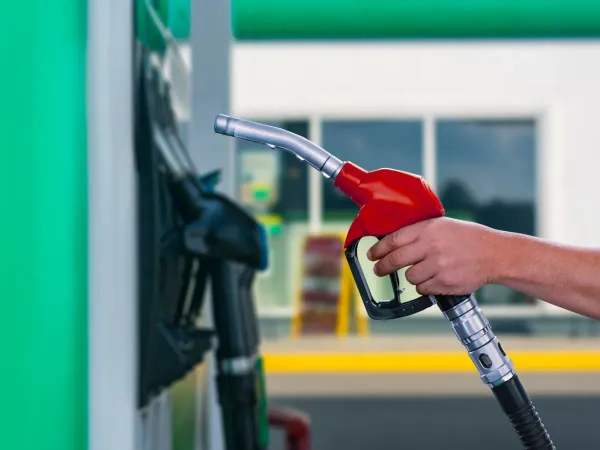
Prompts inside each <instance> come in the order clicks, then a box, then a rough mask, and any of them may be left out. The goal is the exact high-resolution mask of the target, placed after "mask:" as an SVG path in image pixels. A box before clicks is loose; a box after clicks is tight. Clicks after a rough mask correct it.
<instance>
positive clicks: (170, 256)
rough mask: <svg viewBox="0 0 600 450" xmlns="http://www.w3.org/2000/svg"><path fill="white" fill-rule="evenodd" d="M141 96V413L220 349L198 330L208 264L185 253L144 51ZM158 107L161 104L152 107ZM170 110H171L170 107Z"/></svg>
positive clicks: (137, 112)
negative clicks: (157, 138) (158, 141)
mask: <svg viewBox="0 0 600 450" xmlns="http://www.w3.org/2000/svg"><path fill="white" fill-rule="evenodd" d="M139 56H140V58H139V59H138V64H139V65H138V67H137V69H138V70H137V71H136V80H135V81H136V83H135V85H136V92H135V159H136V171H137V198H138V270H139V273H138V277H139V300H138V301H139V313H138V319H139V346H140V347H139V348H140V351H139V386H140V387H139V406H140V407H143V406H145V405H146V404H147V402H148V400H149V399H150V398H151V397H152V396H153V395H155V394H156V393H158V391H159V390H160V389H161V388H164V387H166V386H169V385H171V384H172V383H173V382H175V381H177V380H178V379H180V378H182V377H183V376H185V374H186V373H187V372H189V371H190V370H192V369H193V367H194V366H195V365H196V364H198V363H199V362H201V361H202V359H203V356H204V354H205V352H206V351H207V350H208V349H210V348H211V346H212V334H213V333H212V331H209V330H203V329H199V328H198V327H196V326H195V322H196V319H197V316H198V315H199V313H200V310H201V308H202V303H203V297H204V291H205V281H206V276H207V273H206V264H203V263H202V261H201V258H200V257H198V256H196V255H193V254H190V253H189V252H188V251H187V250H186V248H185V245H184V233H183V225H184V222H183V220H182V218H181V217H180V215H179V214H178V212H177V209H176V205H175V204H174V202H173V199H172V196H171V193H170V188H169V179H168V176H167V173H166V172H165V170H164V167H163V163H162V160H161V156H160V152H159V149H158V148H157V147H156V145H155V143H154V140H153V136H152V126H153V123H154V124H156V122H157V121H161V122H162V120H164V116H163V118H162V120H160V119H159V118H158V117H157V116H158V114H160V113H161V110H160V108H159V106H161V105H159V104H158V101H159V100H160V98H159V95H158V91H157V89H156V86H152V85H151V84H150V81H151V80H152V77H148V76H147V74H148V73H149V70H148V69H149V68H148V60H149V57H148V56H149V55H148V54H147V53H146V52H145V51H144V50H141V51H140V55H139ZM153 102H156V103H155V104H151V103H153ZM162 106H163V107H164V108H165V109H166V108H169V107H170V106H169V105H168V104H167V105H162Z"/></svg>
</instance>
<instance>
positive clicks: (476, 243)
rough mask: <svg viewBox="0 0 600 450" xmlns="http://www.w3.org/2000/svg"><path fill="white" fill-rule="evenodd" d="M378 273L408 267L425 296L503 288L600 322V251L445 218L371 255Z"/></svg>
mask: <svg viewBox="0 0 600 450" xmlns="http://www.w3.org/2000/svg"><path fill="white" fill-rule="evenodd" d="M369 257H370V259H372V260H378V262H377V264H376V265H375V273H376V274H377V275H379V276H384V275H387V274H389V273H391V272H393V271H395V270H398V269H400V268H403V267H407V266H412V267H411V268H410V269H408V271H407V272H406V277H407V280H408V281H409V282H410V283H412V284H414V285H416V286H417V290H418V291H419V293H421V294H434V295H438V294H445V295H461V294H468V293H470V292H473V291H475V290H477V289H478V288H479V287H481V286H482V285H484V284H499V285H504V286H508V287H510V288H513V289H516V290H518V291H521V292H523V293H525V294H528V295H530V296H532V297H535V298H539V299H541V300H544V301H546V302H549V303H552V304H554V305H557V306H559V307H561V308H564V309H568V310H570V311H573V312H576V313H579V314H583V315H586V316H589V317H593V318H596V319H600V249H591V248H583V247H574V246H568V245H562V244H557V243H553V242H549V241H545V240H542V239H539V238H534V237H530V236H525V235H520V234H515V233H506V232H502V231H497V230H494V229H491V228H488V227H484V226H482V225H477V224H474V223H469V222H463V221H459V220H453V219H448V218H440V219H432V220H428V221H425V222H421V223H418V224H415V225H411V226H409V227H406V228H403V229H401V230H398V231H397V232H395V233H393V234H391V235H389V236H387V237H386V238H384V239H382V240H381V241H380V242H378V243H377V244H375V245H374V246H373V247H372V248H371V252H370V254H369Z"/></svg>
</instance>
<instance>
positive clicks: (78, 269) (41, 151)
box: [0, 0, 87, 450]
mask: <svg viewBox="0 0 600 450" xmlns="http://www.w3.org/2000/svg"><path fill="white" fill-rule="evenodd" d="M0 50H1V51H0V54H1V55H2V70H0V349H1V352H0V386H1V389H2V395H1V397H0V448H2V449H6V450H38V449H40V448H43V449H45V450H83V449H85V448H86V447H87V331H86V330H87V319H86V317H87V316H86V314H87V287H86V283H87V281H86V274H87V250H86V227H87V223H86V221H87V207H86V183H87V181H86V107H85V102H86V86H85V79H86V78H85V77H86V56H85V52H86V1H81V0H54V1H52V2H46V1H41V0H34V1H9V2H3V3H2V8H1V12H0Z"/></svg>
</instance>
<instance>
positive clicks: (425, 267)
mask: <svg viewBox="0 0 600 450" xmlns="http://www.w3.org/2000/svg"><path fill="white" fill-rule="evenodd" d="M434 275H435V265H433V264H428V262H427V261H426V260H425V261H421V262H419V263H417V264H415V265H414V266H412V267H411V268H409V269H408V270H407V271H406V274H405V276H406V281H408V282H409V283H410V284H412V285H413V286H418V285H420V284H423V283H425V282H426V281H427V280H430V279H431V278H433V276H434Z"/></svg>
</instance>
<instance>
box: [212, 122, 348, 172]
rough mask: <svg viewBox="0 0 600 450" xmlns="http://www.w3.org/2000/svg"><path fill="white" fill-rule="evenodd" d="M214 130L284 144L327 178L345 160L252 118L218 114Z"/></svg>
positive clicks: (281, 145) (256, 140) (248, 138)
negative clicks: (253, 120)
mask: <svg viewBox="0 0 600 450" xmlns="http://www.w3.org/2000/svg"><path fill="white" fill-rule="evenodd" d="M214 129H215V133H219V134H224V135H226V136H233V137H235V138H238V139H244V140H247V141H253V142H257V143H260V144H265V145H267V146H268V147H271V148H275V147H277V148H281V149H282V150H285V151H288V152H290V153H292V154H294V155H295V156H296V158H298V159H299V160H301V161H306V162H307V163H308V164H310V165H311V166H312V167H314V168H315V169H317V170H318V171H320V172H322V173H323V175H324V176H326V177H327V178H335V176H336V175H337V173H338V172H339V170H340V169H341V167H342V166H343V165H344V163H343V162H342V161H341V160H339V159H338V158H336V157H335V156H333V155H332V154H331V153H329V152H328V151H326V150H324V149H322V148H321V147H319V146H318V145H317V144H315V143H314V142H311V141H309V140H308V139H306V138H303V137H302V136H299V135H297V134H295V133H292V132H291V131H287V130H284V129H282V128H277V127H273V126H270V125H265V124H262V123H258V122H251V121H249V120H243V119H237V118H235V117H229V116H226V115H224V114H219V115H218V116H217V118H216V119H215V127H214Z"/></svg>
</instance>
